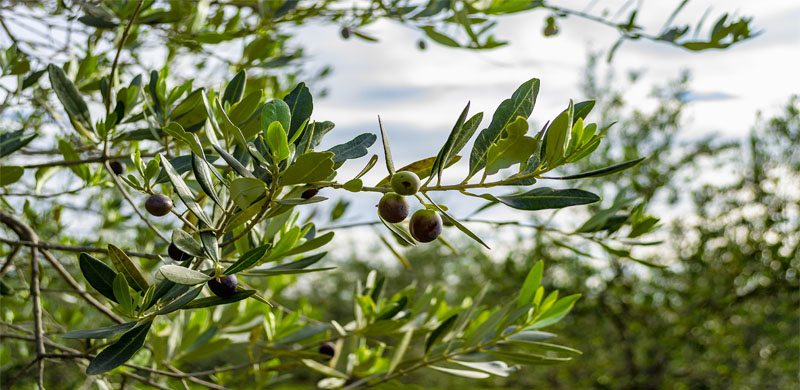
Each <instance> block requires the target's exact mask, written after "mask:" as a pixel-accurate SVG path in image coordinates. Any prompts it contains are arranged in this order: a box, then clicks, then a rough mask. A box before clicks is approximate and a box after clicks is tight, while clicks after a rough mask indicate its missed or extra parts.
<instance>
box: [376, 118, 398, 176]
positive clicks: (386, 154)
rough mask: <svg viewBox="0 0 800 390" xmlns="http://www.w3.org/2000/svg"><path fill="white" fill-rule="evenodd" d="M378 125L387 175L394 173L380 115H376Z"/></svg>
mask: <svg viewBox="0 0 800 390" xmlns="http://www.w3.org/2000/svg"><path fill="white" fill-rule="evenodd" d="M378 127H380V129H381V140H382V141H383V155H384V157H385V159H386V170H387V171H389V175H394V172H395V171H394V161H392V150H391V149H390V148H389V135H387V134H386V130H384V129H383V123H382V122H381V116H380V115H378Z"/></svg>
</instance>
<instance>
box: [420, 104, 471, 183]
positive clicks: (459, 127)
mask: <svg viewBox="0 0 800 390" xmlns="http://www.w3.org/2000/svg"><path fill="white" fill-rule="evenodd" d="M469 105H470V103H469V102H467V106H466V107H464V110H463V111H462V112H461V115H460V116H459V117H458V120H456V124H455V126H453V130H452V131H450V136H448V137H447V141H445V143H444V145H443V146H442V149H441V150H439V154H438V155H436V160H435V161H434V163H433V166H432V167H431V172H432V173H433V174H435V175H436V176H437V177H438V179H437V180H439V181H440V182H441V180H442V171H444V168H445V166H444V162H446V161H450V158H451V157H452V156H455V155H457V154H458V152H460V151H461V149H462V148H463V147H464V145H466V144H467V141H469V139H470V138H472V135H473V134H475V130H477V129H478V125H480V123H481V121H482V120H483V113H482V112H480V113H478V114H476V115H475V116H473V117H472V118H470V119H469V121H467V122H465V121H466V119H467V113H468V112H469ZM431 176H433V175H431Z"/></svg>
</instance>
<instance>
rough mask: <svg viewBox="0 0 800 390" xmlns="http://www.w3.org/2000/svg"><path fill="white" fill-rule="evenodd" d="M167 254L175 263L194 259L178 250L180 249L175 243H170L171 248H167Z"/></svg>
mask: <svg viewBox="0 0 800 390" xmlns="http://www.w3.org/2000/svg"><path fill="white" fill-rule="evenodd" d="M167 254H169V257H170V258H171V259H172V260H175V261H184V260H189V259H191V258H192V256H190V255H189V254H188V253H186V252H184V251H182V250H180V249H178V247H177V246H175V244H173V243H169V246H168V247H167Z"/></svg>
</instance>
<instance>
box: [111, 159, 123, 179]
mask: <svg viewBox="0 0 800 390" xmlns="http://www.w3.org/2000/svg"><path fill="white" fill-rule="evenodd" d="M108 166H110V167H111V170H112V171H113V172H114V174H115V175H117V176H119V175H121V174H122V173H123V172H125V166H124V165H122V163H121V162H119V161H112V162H110V163H108Z"/></svg>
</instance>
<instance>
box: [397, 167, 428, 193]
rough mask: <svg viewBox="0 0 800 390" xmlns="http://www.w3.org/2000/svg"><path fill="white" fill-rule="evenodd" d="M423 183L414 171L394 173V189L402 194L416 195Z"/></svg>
mask: <svg viewBox="0 0 800 390" xmlns="http://www.w3.org/2000/svg"><path fill="white" fill-rule="evenodd" d="M420 185H421V183H420V181H419V176H417V174H416V173H414V172H409V171H402V172H397V173H395V174H394V175H392V189H393V190H394V192H396V193H398V194H400V195H414V194H416V193H417V191H418V190H419V186H420Z"/></svg>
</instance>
